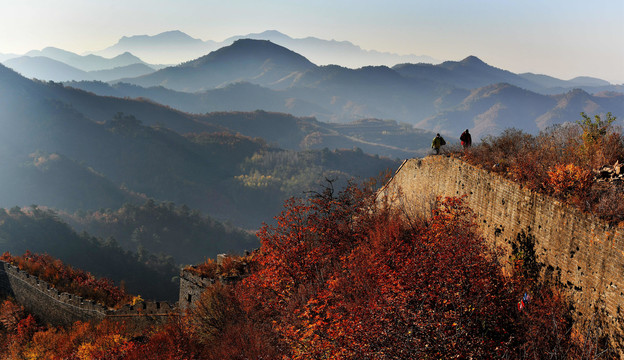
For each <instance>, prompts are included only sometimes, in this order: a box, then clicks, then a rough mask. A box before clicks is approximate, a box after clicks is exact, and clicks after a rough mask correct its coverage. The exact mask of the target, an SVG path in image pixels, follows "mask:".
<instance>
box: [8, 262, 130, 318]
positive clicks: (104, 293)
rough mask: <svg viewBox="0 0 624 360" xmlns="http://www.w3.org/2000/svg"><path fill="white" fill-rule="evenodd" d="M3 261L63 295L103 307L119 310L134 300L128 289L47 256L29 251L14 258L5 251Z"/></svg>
mask: <svg viewBox="0 0 624 360" xmlns="http://www.w3.org/2000/svg"><path fill="white" fill-rule="evenodd" d="M0 260H3V261H6V262H8V263H10V264H12V265H14V266H17V267H18V268H19V269H20V270H23V271H26V272H27V273H29V274H31V275H33V276H36V277H38V278H39V279H41V280H43V281H46V282H48V283H49V284H50V285H52V286H53V287H54V288H56V289H57V290H59V291H61V292H68V293H70V294H74V295H78V296H81V297H83V298H85V299H90V300H93V301H96V302H99V303H100V304H102V305H106V306H109V307H118V306H121V305H124V304H126V303H128V302H130V301H131V300H132V297H131V296H130V295H128V294H127V293H126V292H125V290H123V289H121V288H119V287H117V286H115V284H114V283H113V282H112V281H110V280H108V279H105V278H100V279H98V278H96V277H95V276H93V275H92V274H90V273H88V272H85V271H82V270H79V269H74V268H72V267H71V266H69V265H66V264H64V263H63V262H62V261H60V260H58V259H55V258H53V257H51V256H50V255H47V254H43V255H42V254H33V253H31V252H30V251H27V252H26V253H25V254H24V255H22V256H13V255H11V254H9V253H8V252H5V253H4V254H2V257H0Z"/></svg>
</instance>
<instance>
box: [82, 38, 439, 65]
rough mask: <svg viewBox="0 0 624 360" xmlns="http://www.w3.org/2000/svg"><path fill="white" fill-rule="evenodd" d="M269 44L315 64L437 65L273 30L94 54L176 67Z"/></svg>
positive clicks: (130, 44) (148, 41)
mask: <svg viewBox="0 0 624 360" xmlns="http://www.w3.org/2000/svg"><path fill="white" fill-rule="evenodd" d="M240 39H255V40H269V41H271V42H273V43H275V44H278V45H282V46H284V47H287V48H289V49H291V50H293V51H296V52H298V53H300V54H301V55H303V56H305V57H306V58H308V59H310V61H312V62H314V63H315V64H320V65H327V64H342V65H343V66H348V67H351V68H357V67H362V66H366V65H394V64H398V63H403V62H427V63H436V62H439V61H438V60H436V59H434V58H432V57H429V56H426V55H421V56H417V55H398V54H393V53H387V52H379V51H374V50H364V49H362V48H360V47H359V46H357V45H354V44H353V43H351V42H348V41H336V40H324V39H319V38H315V37H306V38H302V39H294V38H291V37H290V36H288V35H285V34H283V33H281V32H279V31H276V30H267V31H264V32H261V33H253V34H247V35H236V36H232V37H230V38H227V39H225V40H223V41H214V40H207V41H203V40H201V39H196V38H193V37H191V36H189V35H187V34H185V33H183V32H181V31H178V30H174V31H167V32H163V33H160V34H157V35H153V36H149V35H135V36H124V37H122V38H121V39H120V40H119V41H118V42H117V43H116V44H114V45H112V46H110V47H108V48H106V49H103V50H99V51H95V52H93V54H96V55H100V56H105V57H113V56H117V55H119V54H122V53H124V52H131V53H133V54H136V55H137V56H139V57H140V58H142V59H145V60H146V61H149V62H153V63H159V64H163V63H170V64H178V63H181V62H185V61H189V60H192V59H195V58H198V57H201V56H203V55H206V54H207V53H209V52H211V51H214V50H217V49H219V48H222V47H224V46H229V45H231V44H232V43H234V42H235V41H236V40H240Z"/></svg>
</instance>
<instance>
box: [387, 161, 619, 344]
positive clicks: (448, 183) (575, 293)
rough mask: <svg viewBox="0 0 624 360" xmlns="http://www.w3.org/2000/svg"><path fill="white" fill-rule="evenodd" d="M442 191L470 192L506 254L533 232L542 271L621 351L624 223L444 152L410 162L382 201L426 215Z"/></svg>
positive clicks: (484, 225) (490, 238) (491, 238)
mask: <svg viewBox="0 0 624 360" xmlns="http://www.w3.org/2000/svg"><path fill="white" fill-rule="evenodd" d="M438 196H441V197H445V196H455V197H459V196H465V202H466V204H467V205H468V207H469V208H471V209H472V210H473V212H474V213H475V215H476V223H477V225H478V226H479V228H480V229H481V231H482V233H483V236H484V238H485V240H486V241H487V242H488V243H489V244H490V245H492V246H496V247H499V248H501V249H502V250H503V251H504V254H505V255H503V256H506V257H507V258H508V257H509V256H510V255H511V254H512V243H513V242H514V241H515V240H516V239H517V238H518V235H521V234H525V235H528V236H531V237H532V238H533V239H534V241H535V244H534V246H535V254H536V258H537V259H536V260H537V261H538V262H539V263H541V264H543V269H544V270H543V272H542V273H543V276H549V277H552V278H553V279H554V280H557V281H559V282H560V283H561V284H562V285H563V286H564V287H565V289H566V292H567V293H568V295H569V296H570V298H571V299H572V302H573V304H574V316H575V318H576V320H577V321H578V322H579V323H580V324H587V325H588V326H593V324H596V323H598V320H601V323H602V325H603V326H605V329H604V330H605V331H607V333H608V334H609V337H610V338H611V340H612V342H614V343H615V344H616V346H617V347H618V348H619V349H620V351H621V349H624V341H623V338H624V313H623V311H624V309H623V307H624V276H623V275H624V229H622V228H618V227H612V226H609V224H608V223H606V222H605V221H602V220H601V219H598V218H596V217H594V216H592V215H590V214H586V213H583V212H582V211H580V210H578V209H576V208H574V207H571V206H568V205H566V204H564V203H562V202H560V201H558V200H556V199H553V198H551V197H549V196H545V195H542V194H539V193H536V192H533V191H530V190H528V189H526V188H523V187H522V186H520V185H519V184H517V183H514V182H512V181H510V180H507V179H505V178H503V177H501V176H499V175H497V174H495V173H491V172H489V171H486V170H484V169H480V168H477V167H475V166H472V165H470V164H467V163H465V162H463V161H462V160H460V159H457V158H454V157H447V156H429V157H426V158H423V159H410V160H406V161H405V162H404V163H403V164H402V165H401V167H400V168H399V169H398V170H397V172H396V174H395V175H394V177H393V178H392V179H391V180H390V181H389V182H388V183H387V184H386V185H385V186H384V187H383V188H382V189H381V190H380V191H379V193H378V200H379V201H387V203H388V204H389V205H390V206H391V207H395V208H397V209H400V211H401V212H402V213H403V214H404V215H405V216H407V217H410V216H412V217H413V216H423V215H426V214H429V213H430V210H431V206H432V205H433V203H434V201H435V198H436V197H438Z"/></svg>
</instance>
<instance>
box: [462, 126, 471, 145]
mask: <svg viewBox="0 0 624 360" xmlns="http://www.w3.org/2000/svg"><path fill="white" fill-rule="evenodd" d="M459 140H461V144H462V146H463V147H464V149H465V148H467V147H471V146H472V136H470V133H469V132H468V129H466V131H464V132H463V133H462V134H461V136H460V137H459Z"/></svg>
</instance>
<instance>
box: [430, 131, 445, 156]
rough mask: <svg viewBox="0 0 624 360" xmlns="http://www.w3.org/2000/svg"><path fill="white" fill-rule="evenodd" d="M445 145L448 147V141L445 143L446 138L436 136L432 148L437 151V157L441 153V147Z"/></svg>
mask: <svg viewBox="0 0 624 360" xmlns="http://www.w3.org/2000/svg"><path fill="white" fill-rule="evenodd" d="M443 145H446V141H444V138H443V137H442V136H440V134H436V137H434V138H433V141H432V142H431V148H432V149H433V151H435V153H436V155H437V154H439V153H440V147H442V146H443Z"/></svg>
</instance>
